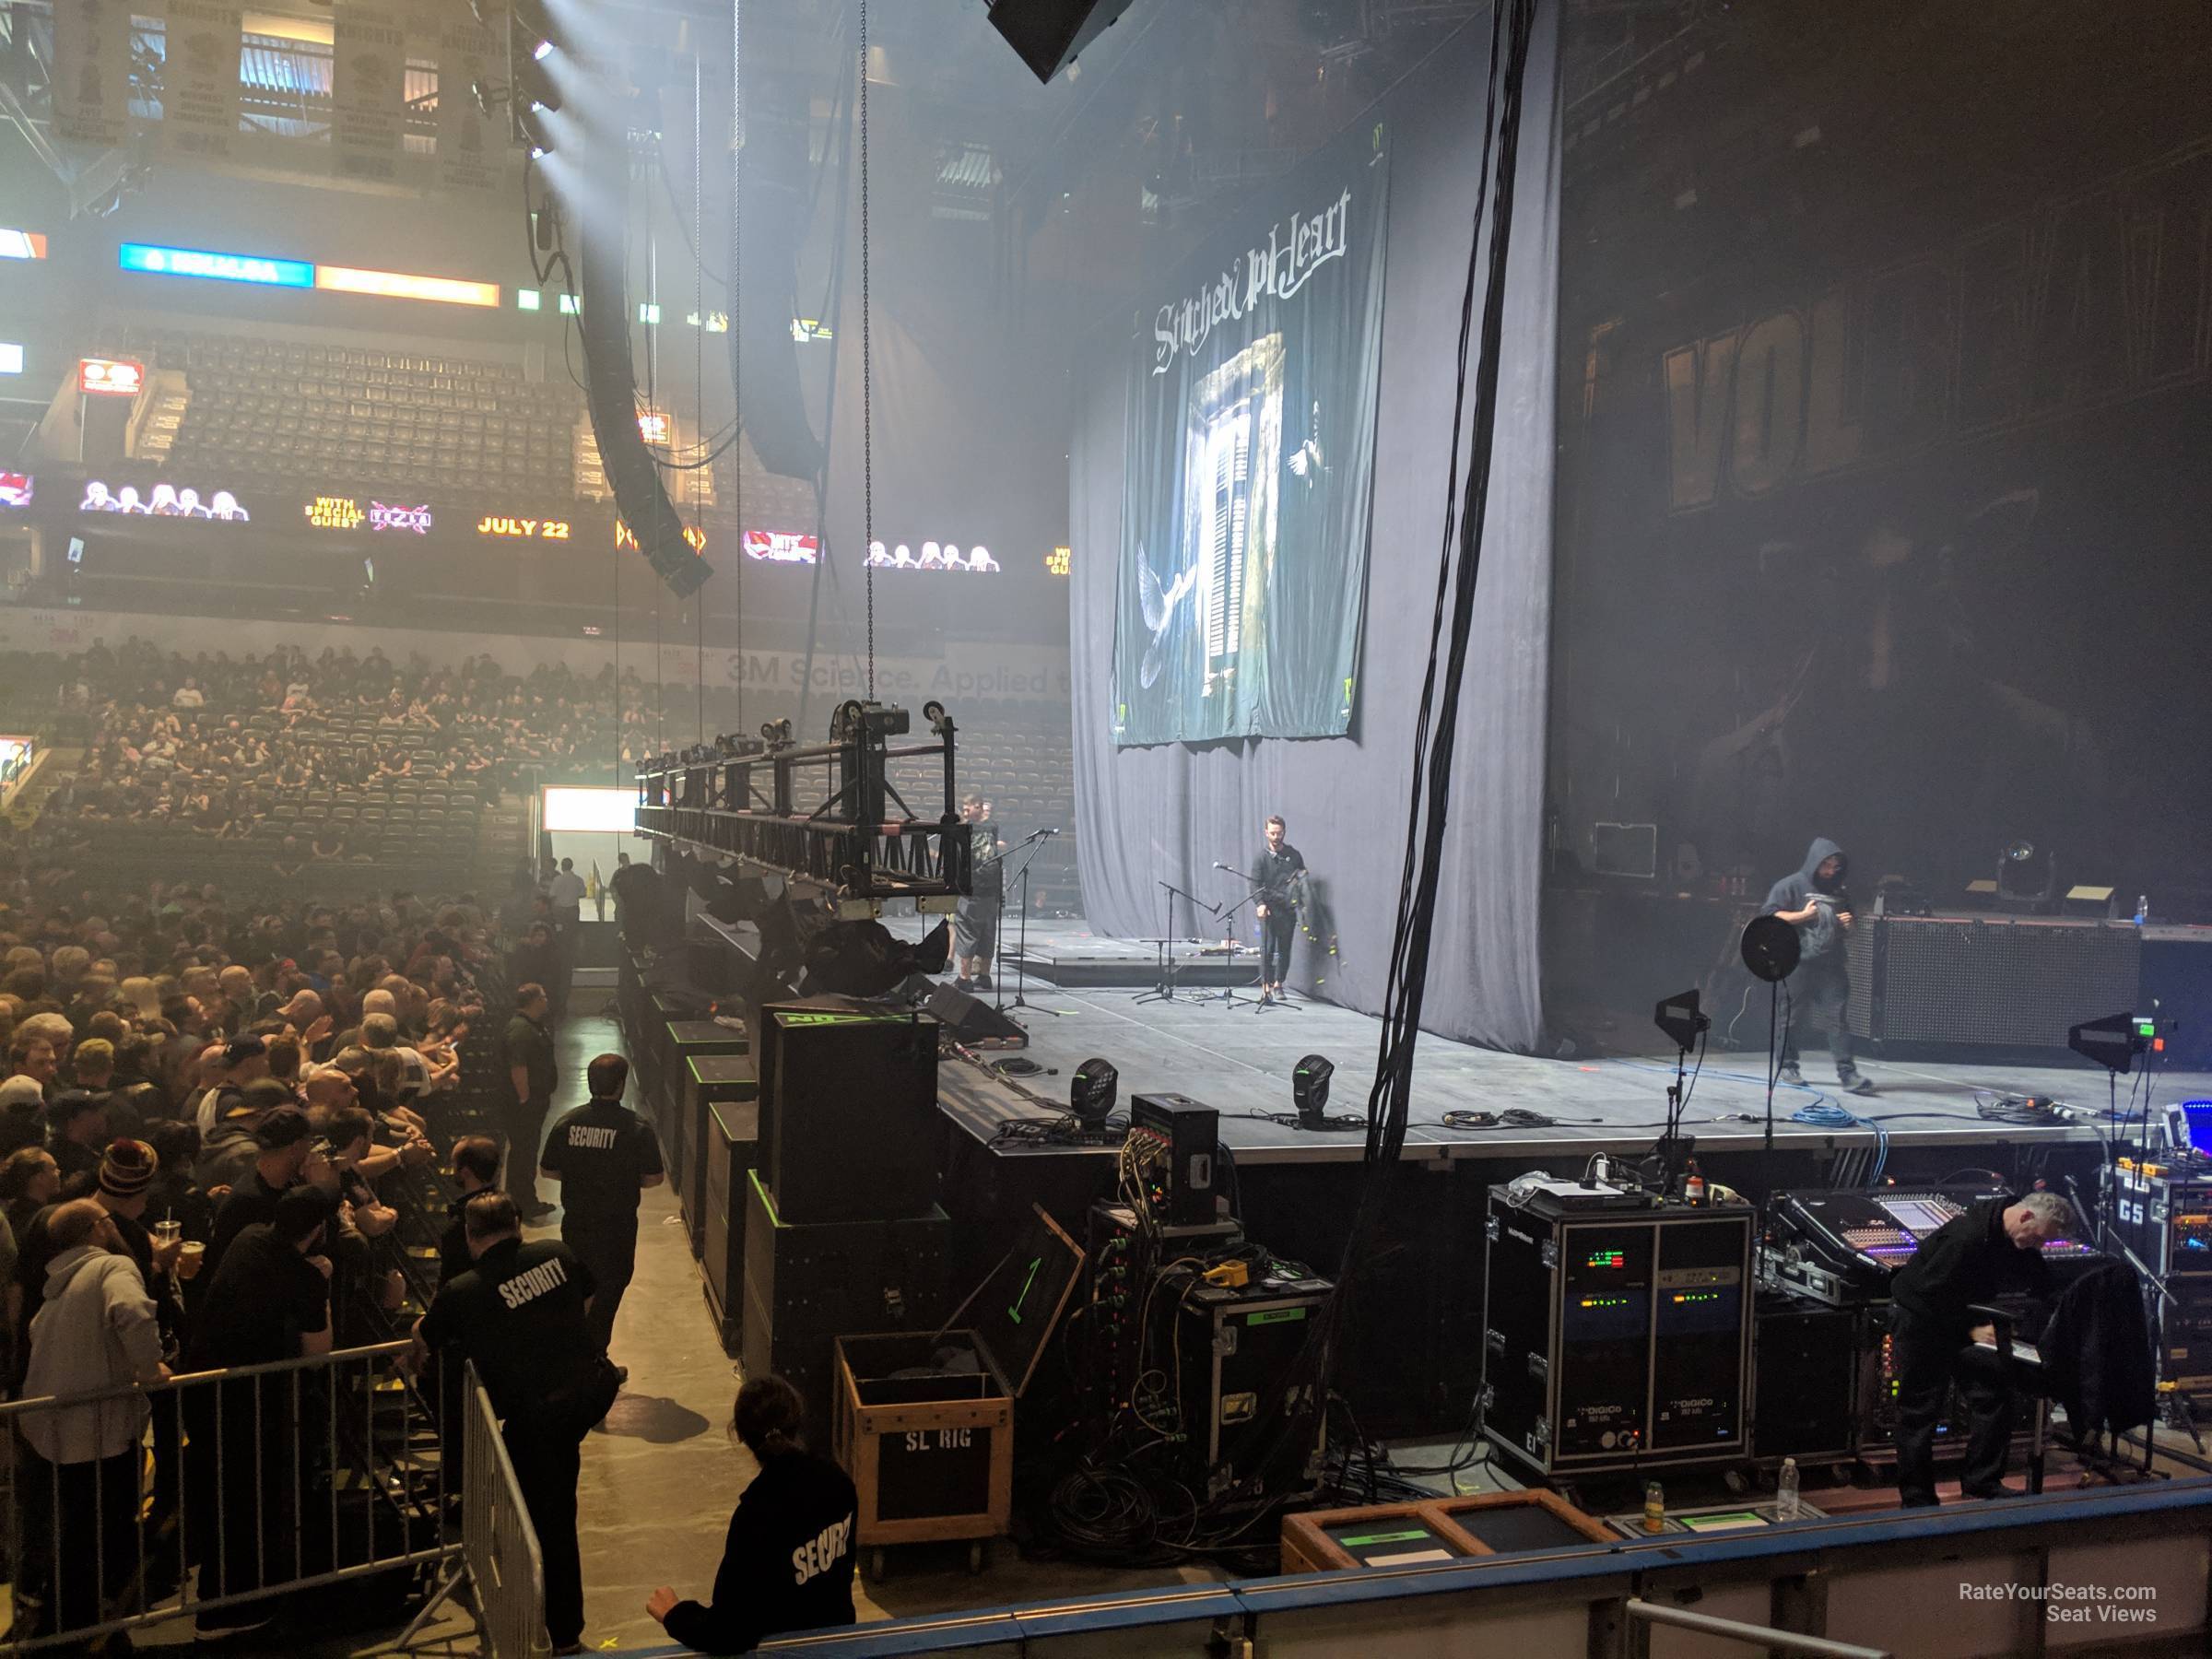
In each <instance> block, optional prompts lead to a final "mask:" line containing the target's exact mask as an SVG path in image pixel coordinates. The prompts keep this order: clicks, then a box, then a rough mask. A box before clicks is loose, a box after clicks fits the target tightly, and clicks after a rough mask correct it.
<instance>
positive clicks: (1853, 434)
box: [1552, 0, 2212, 1016]
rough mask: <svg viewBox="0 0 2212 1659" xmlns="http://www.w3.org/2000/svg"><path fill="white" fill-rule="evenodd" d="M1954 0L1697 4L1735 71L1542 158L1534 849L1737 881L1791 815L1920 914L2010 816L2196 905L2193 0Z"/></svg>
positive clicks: (1771, 857) (2200, 27)
mask: <svg viewBox="0 0 2212 1659" xmlns="http://www.w3.org/2000/svg"><path fill="white" fill-rule="evenodd" d="M1947 9H1948V11H1949V12H1950V14H1951V21H1950V23H1947V24H1946V26H1945V27H1943V28H1940V29H1939V28H1937V27H1935V25H1934V24H1933V23H1932V22H1930V23H1928V24H1927V26H1925V27H1924V28H1922V29H1918V30H1916V31H1915V30H1907V31H1903V32H1900V31H1898V30H1895V29H1890V28H1888V27H1887V26H1886V25H1884V24H1883V23H1881V22H1879V21H1876V20H1872V19H1869V18H1864V17H1861V16H1859V15H1858V14H1856V13H1853V12H1851V11H1850V9H1849V8H1843V9H1842V10H1841V11H1839V12H1838V14H1837V15H1836V16H1834V17H1832V18H1830V17H1827V16H1824V17H1823V18H1822V19H1821V22H1822V25H1823V28H1824V29H1830V30H1832V32H1830V33H1829V34H1826V35H1821V34H1820V32H1819V31H1814V32H1813V33H1812V34H1808V33H1806V31H1801V30H1795V29H1762V28H1759V27H1758V26H1757V20H1756V19H1752V18H1745V17H1744V16H1743V13H1744V8H1742V7H1738V8H1737V9H1736V13H1735V14H1734V15H1733V16H1729V17H1724V16H1721V15H1719V14H1715V15H1714V17H1712V18H1709V19H1707V20H1706V21H1707V24H1708V25H1710V26H1711V27H1712V28H1713V29H1718V30H1721V31H1722V32H1721V33H1719V34H1716V35H1714V36H1712V38H1711V39H1693V40H1691V41H1688V42H1686V43H1685V47H1684V50H1685V51H1686V52H1692V53H1701V54H1707V61H1706V64H1705V65H1704V66H1703V67H1702V68H1701V69H1700V71H1699V74H1700V75H1702V76H1706V77H1708V81H1709V83H1710V82H1711V81H1712V79H1714V78H1715V77H1723V76H1725V77H1727V78H1724V79H1722V80H1721V81H1720V84H1717V85H1715V84H1707V85H1705V86H1704V87H1703V88H1701V89H1700V88H1696V87H1693V86H1692V84H1691V82H1692V79H1693V78H1694V77H1692V76H1687V75H1685V76H1684V77H1683V78H1682V80H1681V81H1680V82H1679V84H1678V85H1677V86H1672V87H1668V88H1667V89H1666V95H1665V96H1659V95H1654V96H1653V97H1652V98H1650V99H1649V100H1643V99H1641V97H1640V98H1639V99H1638V100H1637V108H1636V112H1635V113H1634V114H1633V115H1632V116H1631V117H1630V118H1627V119H1624V121H1623V122H1622V123H1621V124H1620V127H1619V129H1618V132H1617V134H1616V135H1615V136H1613V137H1611V138H1608V139H1606V140H1605V141H1604V142H1602V143H1599V142H1588V143H1584V144H1583V145H1582V146H1580V147H1578V148H1577V149H1576V151H1575V152H1574V158H1573V163H1572V166H1571V169H1570V171H1569V173H1568V177H1567V186H1566V192H1565V197H1564V201H1565V211H1566V221H1565V222H1566V227H1567V229H1566V234H1565V236H1564V237H1563V239H1562V241H1563V245H1564V246H1565V247H1566V248H1567V249H1568V250H1570V253H1569V256H1568V258H1567V259H1566V261H1565V265H1564V268H1563V270H1562V274H1561V291H1562V294H1563V295H1564V296H1565V298H1564V301H1563V305H1564V311H1563V320H1562V337H1563V339H1565V340H1567V341H1569V342H1571V344H1570V345H1568V346H1567V347H1566V350H1565V353H1564V355H1565V357H1566V359H1567V361H1568V363H1569V364H1570V365H1571V368H1570V370H1569V371H1570V372H1576V371H1577V370H1578V369H1580V370H1581V372H1579V373H1577V378H1578V379H1581V380H1583V382H1584V383H1583V387H1582V388H1581V393H1582V394H1581V396H1580V398H1579V399H1578V405H1579V406H1577V407H1575V408H1574V409H1572V410H1571V412H1570V413H1569V414H1568V416H1567V418H1565V419H1564V420H1563V421H1562V425H1561V435H1560V441H1561V465H1562V467H1563V469H1564V473H1563V486H1562V488H1561V491H1560V499H1561V532H1560V539H1559V555H1558V571H1559V585H1558V589H1557V599H1558V609H1557V616H1558V622H1559V627H1558V631H1557V634H1556V636H1555V638H1554V641H1553V664H1554V669H1555V697H1554V700H1553V712H1554V728H1553V733H1552V753H1553V761H1552V792H1553V800H1554V802H1555V805H1556V807H1557V809H1558V812H1559V829H1560V844H1561V850H1562V853H1565V854H1568V855H1570V856H1572V855H1582V856H1589V855H1591V854H1592V853H1594V851H1597V850H1599V849H1602V847H1603V846H1604V843H1605V841H1606V837H1607V836H1609V835H1613V832H1611V831H1609V830H1605V829H1603V828H1601V827H1602V826H1607V825H1612V824H1618V823H1622V822H1626V823H1631V824H1646V825H1655V826H1656V827H1657V843H1658V848H1659V858H1658V863H1659V877H1660V880H1659V883H1658V884H1656V885H1658V886H1660V887H1661V888H1663V889H1665V890H1668V891H1671V890H1674V889H1676V888H1685V889H1689V890H1696V891H1711V890H1712V888H1714V887H1715V885H1716V883H1717V882H1718V881H1720V880H1721V879H1723V873H1724V872H1727V871H1730V870H1731V869H1735V868H1740V869H1742V870H1743V871H1744V872H1745V873H1746V876H1747V882H1746V888H1747V891H1748V892H1749V893H1750V894H1751V895H1752V896H1753V897H1755V898H1756V897H1758V896H1759V895H1762V894H1763V893H1764V892H1765V891H1766V889H1767V886H1768V884H1769V883H1770V882H1771V881H1772V880H1773V879H1774V877H1777V876H1779V875H1782V874H1783V873H1785V872H1787V871H1789V870H1791V869H1793V868H1794V867H1795V865H1796V864H1797V862H1798V860H1799V859H1800V858H1801V857H1802V856H1803V854H1804V849H1805V847H1806V843H1807V841H1810V840H1811V838H1812V837H1813V836H1815V835H1825V836H1830V837H1832V838H1834V839H1835V840H1837V841H1841V842H1842V843H1843V844H1844V845H1845V846H1846V847H1847V848H1849V849H1850V850H1851V852H1852V853H1853V874H1854V887H1856V888H1857V889H1858V890H1859V892H1860V896H1861V900H1862V902H1865V901H1866V900H1870V899H1871V897H1872V889H1873V886H1874V883H1875V881H1876V880H1877V878H1878V877H1882V876H1884V875H1886V874H1895V875H1898V876H1900V877H1904V878H1906V880H1907V881H1909V882H1910V883H1911V884H1912V885H1913V886H1914V887H1916V888H1919V889H1921V891H1922V892H1923V893H1924V895H1925V896H1926V897H1927V898H1928V899H1930V900H1933V901H1934V902H1935V903H1936V904H1937V905H1940V906H1952V905H1956V904H1957V903H1958V902H1959V900H1960V899H1961V897H1962V895H1963V890H1964V888H1965V886H1966V884H1967V883H1968V882H1969V881H1971V880H1973V879H1976V878H1978V877H1993V876H1994V875H1995V874H1996V873H1997V864H1998V859H1999V854H2000V852H2001V850H2002V849H2004V848H2005V847H2006V846H2007V845H2008V844H2009V843H2011V842H2013V841H2016V840H2025V841H2030V842H2031V843H2033V844H2034V845H2035V846H2036V847H2037V848H2038V849H2039V850H2041V851H2044V852H2047V853H2050V854H2051V855H2052V856H2053V857H2054V859H2055V877H2056V880H2057V884H2058V887H2059V888H2060V890H2062V891H2064V890H2065V888H2067V887H2069V886H2071V885H2073V884H2075V883H2082V884H2086V885H2092V886H2103V885H2108V884H2109V885H2111V886H2112V887H2114V888H2117V889H2118V896H2119V898H2120V900H2121V904H2122V907H2123V909H2124V911H2125V912H2133V911H2134V909H2135V901H2136V896H2137V895H2138V894H2147V895H2148V896H2149V898H2150V900H2151V905H2152V909H2153V911H2154V912H2163V913H2166V914H2175V913H2181V914H2187V913H2189V912H2190V911H2192V910H2194V911H2196V912H2198V913H2199V914H2202V913H2206V912H2207V911H2212V876H2208V875H2207V872H2206V859H2205V853H2206V847H2207V845H2208V844H2212V843H2208V842H2207V841H2206V829H2205V826H2206V822H2207V821H2208V820H2212V769H2207V768H2206V766H2205V765H2204V764H2202V758H2203V757H2204V755H2205V754H2206V747H2207V745H2212V696H2207V695H2206V690H2205V673H2204V659H2205V648H2206V640H2207V638H2212V581H2207V579H2206V524H2208V523H2212V469H2208V468H2207V467H2206V465H2204V460H2203V457H2204V456H2205V454H2206V446H2207V444H2208V443H2212V256H2208V255H2212V249H2208V246H2207V243H2206V224H2207V222H2208V221H2207V212H2208V208H2207V204H2208V203H2212V99H2207V97H2206V88H2205V87H2204V84H2203V76H2202V75H2201V73H2199V69H2198V66H2199V65H2202V64H2203V62H2204V61H2205V54H2206V53H2207V52H2212V18H2207V15H2206V11H2205V8H2204V7H2202V6H2197V5H2194V4H2191V3H2187V0H2144V3H2143V4H2142V5H2141V6H2130V7H2127V8H2125V9H2124V11H2112V10H2109V9H2100V8H2095V7H2089V8H2071V9H2068V8H2059V9H2055V10H2039V11H2037V12H2036V13H2035V14H2034V16H2033V18H2031V19H2027V20H2023V19H2021V18H2016V17H2014V16H2013V15H2011V14H2009V13H2002V12H2001V11H2000V10H1998V9H1993V8H1986V7H1982V8H1976V7H1969V6H1953V7H1949V8H1947ZM2016 23H2017V24H2018V27H2015V26H2014V25H2015V24H2016ZM1952 24H1955V25H1956V26H1955V27H1954V26H1952ZM1816 37H1818V38H1816ZM2145 41H2158V42H2159V47H2158V50H2156V51H2147V50H2143V49H2142V42H2145ZM1724 48H1725V50H1724ZM1657 67H1658V68H1661V69H1664V68H1665V65H1658V66H1657ZM1610 96H1611V98H1612V100H1615V101H1618V100H1619V99H1620V97H1621V96H1622V95H1621V93H1620V92H1619V91H1618V89H1617V90H1615V91H1614V92H1613V93H1612V94H1611V95H1610ZM1604 101H1605V100H1602V99H1596V98H1594V100H1593V102H1592V105H1591V110H1590V119H1591V120H1593V121H1594V120H1596V119H1597V117H1598V115H1599V114H1600V113H1601V112H1600V110H1599V108H1598V105H1599V103H1601V102H1604ZM1846 107H1848V108H1849V109H1850V110H1851V112H1852V113H1851V114H1850V116H1849V117H1848V118H1847V117H1845V116H1844V115H1843V114H1842V113H1841V111H1842V110H1843V109H1844V108H1846ZM1815 111H1818V112H1819V114H1820V119H1819V121H1818V124H1812V116H1811V114H1810V113H1809V112H1815ZM1575 119H1576V117H1575V115H1574V114H1573V113H1572V112H1571V113H1570V116H1569V124H1570V125H1572V124H1574V122H1575ZM1752 134H1756V135H1759V136H1758V137H1757V138H1756V139H1754V138H1752V137H1749V136H1747V135H1752ZM1691 179H1694V180H1696V181H1697V183H1698V189H1697V191H1696V193H1695V198H1696V199H1695V200H1694V201H1686V200H1684V199H1683V198H1682V197H1681V196H1680V194H1679V192H1680V189H1681V184H1682V182H1683V181H1686V180H1691ZM1784 227H1786V233H1784V231H1783V229H1782V228H1784ZM1583 365H1586V367H1583ZM1613 839H1614V840H1616V841H1618V836H1613ZM2039 867H2040V866H2039ZM1670 877H1671V879H1670ZM1611 908H1613V909H1615V910H1618V906H1615V907H1611ZM1599 914H1600V916H1601V918H1603V917H1604V916H1605V912H1604V911H1601V912H1599ZM1617 924H1618V916H1614V917H1612V918H1610V919H1606V920H1603V921H1602V922H1601V925H1600V927H1599V929H1598V937H1599V940H1600V944H1599V947H1598V949H1599V950H1600V952H1602V953H1603V954H1604V955H1606V957H1608V958H1609V959H1613V960H1615V961H1618V959H1619V957H1620V954H1621V953H1620V949H1619V944H1618V938H1619V930H1618V925H1617ZM1702 961H1703V958H1700V959H1699V966H1700V967H1701V966H1702ZM1681 971H1682V964H1681V963H1679V962H1677V963H1674V964H1672V965H1670V966H1669V967H1667V968H1665V969H1664V970H1657V969H1654V970H1653V971H1652V972H1651V973H1650V974H1648V975H1647V976H1646V977H1645V980H1644V984H1645V987H1646V989H1645V991H1644V993H1643V996H1642V999H1641V1000H1643V1001H1644V1002H1645V1003H1647V1004H1648V1002H1649V1001H1650V999H1651V997H1652V996H1653V995H1655V994H1658V993H1660V992H1663V991H1665V989H1666V987H1667V984H1668V982H1670V980H1671V979H1673V978H1674V977H1675V976H1677V975H1678V974H1680V973H1681ZM1663 973H1664V975H1665V977H1662V975H1663ZM2088 1012H2089V1010H2088V1009H2084V1010H2083V1013H2084V1015H2085V1016H2086V1015H2087V1014H2088Z"/></svg>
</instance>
